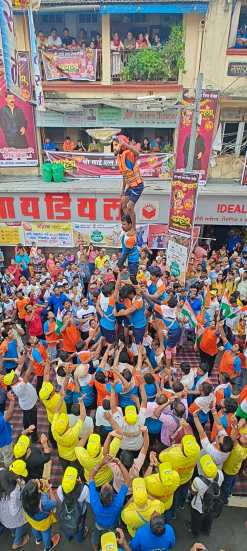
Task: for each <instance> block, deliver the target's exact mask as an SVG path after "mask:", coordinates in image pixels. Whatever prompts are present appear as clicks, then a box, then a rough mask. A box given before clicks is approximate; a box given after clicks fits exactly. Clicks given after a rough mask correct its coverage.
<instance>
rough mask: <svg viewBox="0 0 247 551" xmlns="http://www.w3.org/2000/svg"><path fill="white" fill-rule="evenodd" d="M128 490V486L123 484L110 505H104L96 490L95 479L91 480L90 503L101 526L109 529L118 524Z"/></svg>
mask: <svg viewBox="0 0 247 551" xmlns="http://www.w3.org/2000/svg"><path fill="white" fill-rule="evenodd" d="M127 492H128V486H126V484H122V486H121V488H120V490H119V492H118V494H114V496H113V499H112V502H111V503H110V505H103V504H102V503H101V501H100V494H99V492H98V491H97V490H96V486H95V482H94V480H90V482H89V494H90V505H91V507H92V510H93V513H94V516H95V522H96V523H97V524H98V525H99V526H100V527H102V528H104V529H106V530H109V529H110V528H114V527H115V526H117V524H118V521H119V517H120V514H121V511H122V508H123V505H124V500H125V497H126V495H127Z"/></svg>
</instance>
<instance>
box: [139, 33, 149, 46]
mask: <svg viewBox="0 0 247 551" xmlns="http://www.w3.org/2000/svg"><path fill="white" fill-rule="evenodd" d="M144 48H151V44H150V40H149V34H148V33H145V35H144V34H143V33H139V34H138V38H137V40H136V49H137V50H141V49H144Z"/></svg>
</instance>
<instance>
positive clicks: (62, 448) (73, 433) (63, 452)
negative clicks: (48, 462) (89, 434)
mask: <svg viewBox="0 0 247 551" xmlns="http://www.w3.org/2000/svg"><path fill="white" fill-rule="evenodd" d="M58 416H59V413H55V414H54V416H53V421H52V425H51V430H52V434H53V438H54V440H56V443H57V451H58V455H59V457H61V458H62V459H67V461H76V454H75V447H76V446H78V442H79V434H80V431H81V429H82V427H83V421H82V420H81V419H78V421H77V422H76V423H75V425H74V426H73V427H71V428H69V429H68V430H66V432H65V433H64V434H62V435H60V434H58V433H57V432H56V431H55V430H54V427H55V423H56V420H57V418H58Z"/></svg>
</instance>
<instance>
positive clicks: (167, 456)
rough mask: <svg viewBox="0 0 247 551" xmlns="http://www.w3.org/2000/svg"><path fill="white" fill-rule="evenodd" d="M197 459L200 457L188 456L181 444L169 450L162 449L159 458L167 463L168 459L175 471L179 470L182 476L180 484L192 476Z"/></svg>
mask: <svg viewBox="0 0 247 551" xmlns="http://www.w3.org/2000/svg"><path fill="white" fill-rule="evenodd" d="M197 459H198V457H196V458H195V459H194V458H193V459H192V458H191V457H186V456H185V455H184V454H183V452H182V450H181V447H180V446H179V445H177V446H173V447H172V448H168V449H167V450H164V451H162V452H161V453H160V455H159V460H160V461H161V463H165V462H166V461H167V462H168V463H170V464H171V466H172V468H173V469H174V471H177V473H178V474H179V476H180V486H182V485H183V484H186V482H188V481H189V480H190V479H191V478H192V476H193V472H194V468H195V466H196V463H197Z"/></svg>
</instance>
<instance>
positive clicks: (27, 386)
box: [11, 379, 38, 411]
mask: <svg viewBox="0 0 247 551" xmlns="http://www.w3.org/2000/svg"><path fill="white" fill-rule="evenodd" d="M11 390H12V392H13V393H14V394H15V395H16V396H17V398H18V402H19V406H20V408H21V409H22V410H24V411H27V410H28V409H32V408H33V407H34V406H35V404H36V402H37V400H38V395H37V392H36V390H35V388H34V386H33V385H32V384H31V383H24V382H23V380H22V379H19V382H18V383H16V385H13V386H12V387H11Z"/></svg>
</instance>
